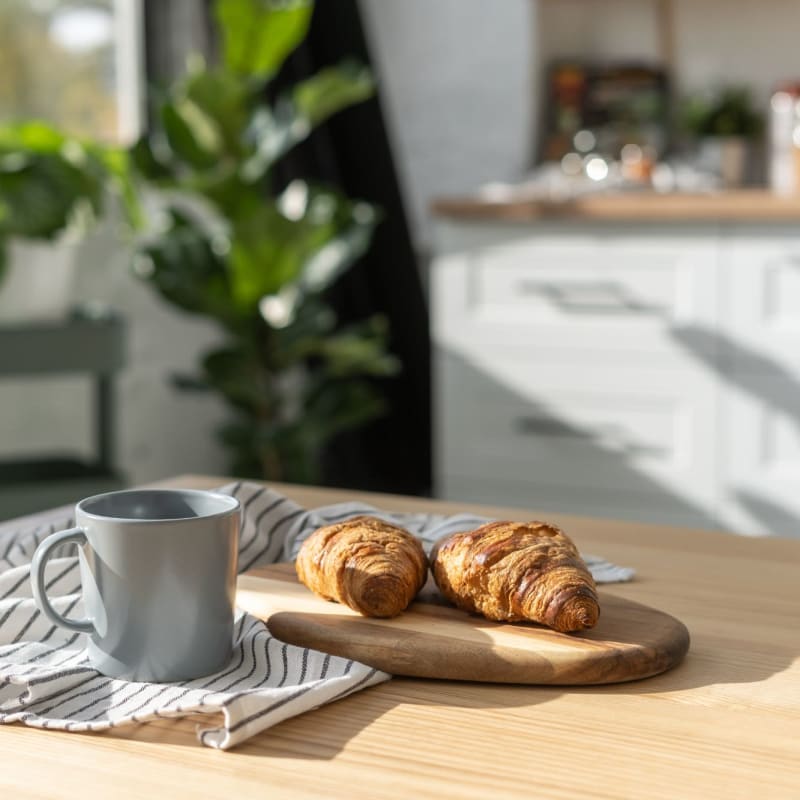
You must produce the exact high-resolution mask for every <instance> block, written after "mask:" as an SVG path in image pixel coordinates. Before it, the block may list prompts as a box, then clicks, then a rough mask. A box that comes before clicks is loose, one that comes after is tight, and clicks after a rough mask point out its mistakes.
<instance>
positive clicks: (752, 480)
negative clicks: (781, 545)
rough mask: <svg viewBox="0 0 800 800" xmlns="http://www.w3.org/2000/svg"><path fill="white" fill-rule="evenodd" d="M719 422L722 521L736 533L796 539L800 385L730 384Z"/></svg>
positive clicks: (771, 381)
mask: <svg viewBox="0 0 800 800" xmlns="http://www.w3.org/2000/svg"><path fill="white" fill-rule="evenodd" d="M722 419H723V424H724V426H725V430H727V431H730V432H731V435H730V436H726V437H725V439H724V440H723V442H722V446H723V453H722V455H723V458H722V471H721V482H722V496H721V516H722V518H723V522H724V524H725V526H726V527H728V528H730V529H731V530H734V531H736V532H737V533H748V534H778V535H782V536H792V537H797V538H800V492H799V491H798V487H800V383H798V382H797V381H795V380H793V379H792V378H791V377H789V376H784V377H781V378H773V377H769V376H759V381H758V384H755V383H753V384H748V385H742V383H741V382H738V381H736V379H735V376H734V381H733V382H731V383H729V384H728V385H727V386H726V387H725V390H724V394H723V403H722Z"/></svg>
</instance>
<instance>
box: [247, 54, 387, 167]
mask: <svg viewBox="0 0 800 800" xmlns="http://www.w3.org/2000/svg"><path fill="white" fill-rule="evenodd" d="M374 91H375V82H374V80H373V78H372V73H371V72H370V71H369V69H368V68H366V67H364V66H362V65H360V64H358V63H357V62H354V61H346V62H343V63H342V64H340V65H339V66H335V67H327V68H325V69H323V70H321V71H320V72H318V73H317V74H316V75H313V76H312V77H311V78H308V79H306V80H305V81H301V82H300V83H298V84H297V85H296V86H295V88H294V89H293V90H292V91H291V92H290V93H288V94H285V95H283V96H282V97H280V98H279V99H278V101H277V102H276V103H275V107H274V108H273V109H269V108H267V107H263V108H259V109H258V111H257V112H256V113H255V114H254V115H253V119H252V120H251V123H250V127H249V129H248V131H247V138H248V140H249V141H250V142H251V143H252V144H253V146H254V150H255V151H254V152H253V154H252V155H251V156H250V158H249V159H247V161H246V162H245V163H244V164H243V165H242V169H241V174H242V177H243V178H244V179H245V180H247V181H256V180H259V179H260V178H261V177H263V176H264V175H265V174H266V172H267V171H268V170H269V169H270V167H271V166H272V165H273V164H274V163H275V162H276V161H277V160H278V159H279V158H281V157H282V156H284V155H285V154H286V153H288V152H289V150H291V149H292V148H293V147H294V146H295V145H297V144H299V143H300V142H302V141H303V140H304V139H306V138H307V137H308V135H309V134H310V133H311V131H312V130H313V129H314V128H315V127H316V126H317V125H320V124H321V123H323V122H325V120H327V119H328V118H329V117H331V116H333V115H334V114H336V113H337V112H339V111H341V110H343V109H345V108H347V107H348V106H351V105H353V104H355V103H360V102H362V101H364V100H366V99H367V98H369V97H371V96H372V94H373V93H374Z"/></svg>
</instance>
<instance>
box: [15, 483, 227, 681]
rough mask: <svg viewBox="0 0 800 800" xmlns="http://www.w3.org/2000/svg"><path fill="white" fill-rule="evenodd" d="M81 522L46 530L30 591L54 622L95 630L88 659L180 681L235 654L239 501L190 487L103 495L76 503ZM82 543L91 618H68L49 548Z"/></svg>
mask: <svg viewBox="0 0 800 800" xmlns="http://www.w3.org/2000/svg"><path fill="white" fill-rule="evenodd" d="M75 524H76V527H75V528H72V529H70V530H66V531H61V532H59V533H54V534H53V535H52V536H48V537H47V538H46V539H45V540H44V541H42V543H41V544H40V545H39V546H38V547H37V549H36V553H35V554H34V556H33V562H32V564H31V584H32V587H33V596H34V598H35V600H36V604H37V606H38V607H39V609H40V610H41V612H42V613H43V614H44V615H45V616H46V617H48V618H49V619H50V620H51V621H52V622H54V623H55V624H56V625H61V626H63V627H65V628H69V629H70V630H73V631H80V632H81V633H88V634H90V637H89V642H88V645H87V650H88V656H89V661H90V663H91V664H92V666H93V667H94V668H95V669H97V670H98V671H99V672H102V673H103V674H104V675H108V676H110V677H115V678H124V679H126V680H135V681H179V680H187V679H190V678H198V677H200V676H202V675H208V674H210V673H212V672H215V671H217V670H218V669H221V668H222V667H223V666H224V665H225V663H226V662H227V660H228V659H229V658H230V654H231V649H232V644H233V614H234V597H235V592H236V567H237V563H236V562H237V551H238V540H239V525H240V509H239V501H238V500H237V499H236V498H234V497H229V496H228V495H223V494H216V493H213V492H201V491H192V490H188V489H134V490H129V491H121V492H109V493H108V494H99V495H95V496H94V497H89V498H87V499H86V500H81V502H80V503H78V505H77V506H76V507H75ZM68 542H74V543H76V544H78V545H79V548H78V556H79V562H80V572H81V586H82V593H83V601H84V607H85V609H86V614H87V616H86V618H85V619H80V620H72V619H67V618H66V617H63V616H62V615H61V614H59V613H58V612H57V611H56V610H55V609H54V608H53V606H52V605H51V603H50V600H49V599H48V597H47V594H46V592H45V588H44V587H45V581H44V571H45V566H46V564H47V560H48V559H49V558H50V556H51V554H52V552H53V550H54V549H55V548H57V547H59V546H60V545H63V544H66V543H68Z"/></svg>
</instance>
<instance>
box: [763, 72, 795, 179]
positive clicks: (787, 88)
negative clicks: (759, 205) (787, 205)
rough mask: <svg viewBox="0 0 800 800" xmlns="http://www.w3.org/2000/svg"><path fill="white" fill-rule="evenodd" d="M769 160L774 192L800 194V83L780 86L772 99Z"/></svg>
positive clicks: (770, 177)
mask: <svg viewBox="0 0 800 800" xmlns="http://www.w3.org/2000/svg"><path fill="white" fill-rule="evenodd" d="M768 157H769V185H770V188H771V189H772V191H773V192H776V193H778V194H798V193H800V83H792V84H785V85H783V86H779V87H778V89H777V90H776V91H775V92H774V94H773V95H772V97H771V98H770V110H769V152H768Z"/></svg>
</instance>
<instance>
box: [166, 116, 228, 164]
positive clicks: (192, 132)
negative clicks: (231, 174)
mask: <svg viewBox="0 0 800 800" xmlns="http://www.w3.org/2000/svg"><path fill="white" fill-rule="evenodd" d="M161 124H162V125H163V127H164V134H165V136H166V137H167V142H168V143H169V146H170V149H171V150H172V152H173V153H174V154H175V155H176V156H177V157H178V158H179V159H181V160H182V161H183V162H185V163H186V164H189V165H190V166H192V167H195V168H198V169H204V168H207V167H212V166H214V165H215V164H216V163H217V160H218V158H219V150H220V137H219V132H218V131H217V130H216V128H215V124H214V122H213V120H210V119H209V118H208V117H207V116H206V115H205V114H204V113H203V112H202V111H201V110H200V108H199V107H198V106H196V105H194V104H193V103H191V102H190V101H188V100H179V101H178V102H174V103H173V102H170V103H164V105H163V106H162V107H161Z"/></svg>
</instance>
